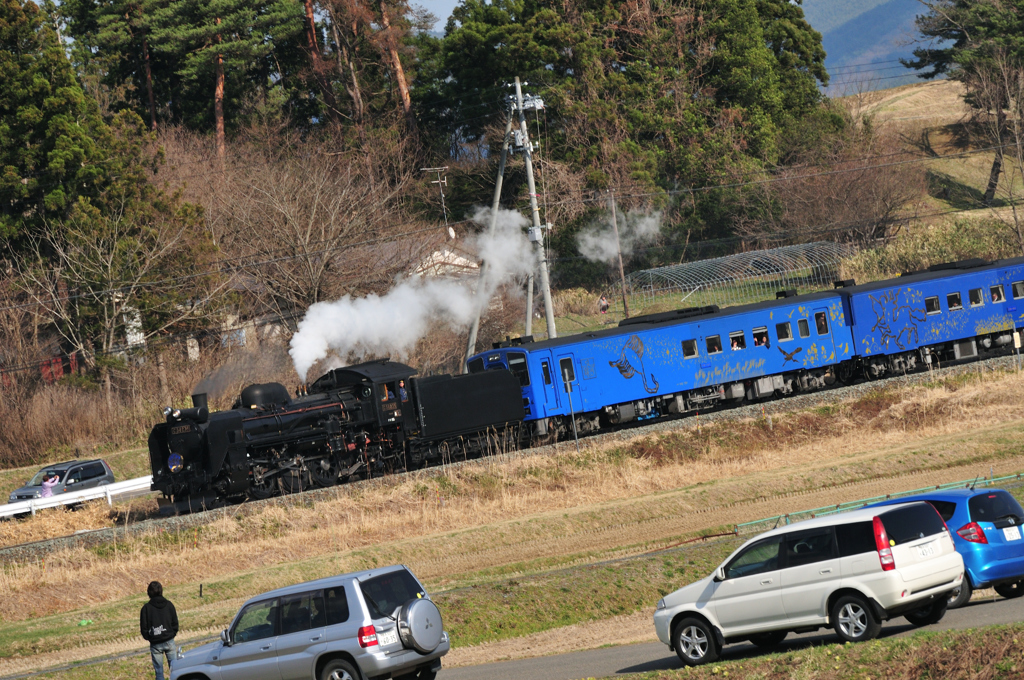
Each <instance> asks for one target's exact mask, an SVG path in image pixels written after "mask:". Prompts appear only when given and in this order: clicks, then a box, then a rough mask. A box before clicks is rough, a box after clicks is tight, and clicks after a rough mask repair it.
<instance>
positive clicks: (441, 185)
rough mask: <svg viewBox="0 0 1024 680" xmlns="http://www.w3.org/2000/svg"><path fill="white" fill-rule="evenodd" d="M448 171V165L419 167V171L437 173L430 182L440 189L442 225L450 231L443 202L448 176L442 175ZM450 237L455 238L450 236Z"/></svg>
mask: <svg viewBox="0 0 1024 680" xmlns="http://www.w3.org/2000/svg"><path fill="white" fill-rule="evenodd" d="M447 171H448V166H447V165H446V166H444V167H443V168H420V172H434V173H437V179H436V180H431V182H430V183H431V184H436V185H437V188H438V189H440V190H441V212H442V213H443V214H444V226H445V231H447V232H449V233H451V227H449V226H448V206H446V205H445V204H444V188H445V187H446V186H448V178H447V177H442V174H443V173H445V172H447ZM452 238H455V237H454V236H452Z"/></svg>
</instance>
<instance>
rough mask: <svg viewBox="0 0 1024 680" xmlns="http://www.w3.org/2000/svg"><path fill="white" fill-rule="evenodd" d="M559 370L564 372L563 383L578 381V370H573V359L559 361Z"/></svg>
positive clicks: (567, 358)
mask: <svg viewBox="0 0 1024 680" xmlns="http://www.w3.org/2000/svg"><path fill="white" fill-rule="evenodd" d="M558 368H559V369H561V371H562V381H563V382H570V383H571V382H574V381H575V380H576V369H575V368H573V365H572V359H570V358H569V357H566V358H565V359H559V361H558Z"/></svg>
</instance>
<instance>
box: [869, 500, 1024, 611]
mask: <svg viewBox="0 0 1024 680" xmlns="http://www.w3.org/2000/svg"><path fill="white" fill-rule="evenodd" d="M912 501H928V502H929V503H931V504H932V505H933V506H935V509H936V510H938V511H939V514H940V515H942V519H943V520H945V522H946V526H947V527H949V530H950V533H951V534H952V536H953V545H954V546H956V550H957V552H958V553H960V556H961V557H963V558H964V567H965V568H966V572H967V573H966V574H965V577H964V580H963V585H962V586H961V587H960V588H959V590H955V591H953V593H952V594H951V595H950V598H949V607H950V608H956V607H961V606H963V605H965V604H967V602H968V601H969V600H970V599H971V591H973V590H976V589H978V588H992V587H994V588H995V589H996V592H997V593H999V594H1000V595H1002V596H1003V597H1020V596H1021V595H1024V539H1022V537H1021V531H1022V529H1021V525H1022V524H1024V509H1021V506H1020V503H1018V502H1017V499H1016V498H1014V497H1013V496H1011V495H1010V494H1009V493H1008V492H1007V491H1005V490H1003V489H971V488H966V489H948V490H944V491H929V492H925V493H921V494H915V495H913V496H904V497H902V498H894V499H892V500H888V501H882V502H881V503H873V504H872V505H870V506H868V507H877V506H881V505H896V504H898V503H910V502H912Z"/></svg>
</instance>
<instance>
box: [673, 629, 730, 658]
mask: <svg viewBox="0 0 1024 680" xmlns="http://www.w3.org/2000/svg"><path fill="white" fill-rule="evenodd" d="M672 643H673V646H674V647H675V649H676V654H678V655H679V659H680V661H682V662H683V663H684V664H686V665H687V666H700V665H701V664H705V663H710V662H712V661H714V660H715V659H717V658H718V653H719V649H718V643H717V642H716V641H715V634H714V632H713V631H712V630H711V626H709V625H708V624H706V623H704V622H703V621H701V620H700V619H683V620H682V621H680V622H679V623H678V624H676V627H675V629H674V630H673V631H672Z"/></svg>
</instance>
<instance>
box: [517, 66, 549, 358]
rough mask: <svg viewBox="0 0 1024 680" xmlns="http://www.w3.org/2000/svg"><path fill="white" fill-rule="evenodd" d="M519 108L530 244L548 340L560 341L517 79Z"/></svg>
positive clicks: (533, 102) (529, 300)
mask: <svg viewBox="0 0 1024 680" xmlns="http://www.w3.org/2000/svg"><path fill="white" fill-rule="evenodd" d="M529 104H530V108H534V109H540V108H543V107H544V103H543V102H542V101H540V100H539V99H537V98H536V97H530V99H529ZM516 108H517V109H519V132H520V135H521V136H522V140H521V141H522V146H523V155H524V156H525V158H526V186H527V190H528V191H529V192H530V211H531V213H532V215H533V226H532V227H531V228H530V231H529V239H530V242H531V243H533V248H534V250H535V251H536V253H537V260H538V261H539V262H540V291H541V294H542V295H543V296H544V316H545V318H546V319H547V323H548V338H549V339H550V338H557V337H558V331H557V330H556V329H555V310H554V309H553V308H552V307H551V283H550V281H549V280H548V260H547V255H546V254H545V252H544V232H543V231H542V229H541V226H540V209H539V208H538V207H537V186H536V184H534V181H533V145H532V143H531V142H530V134H529V132H528V130H527V127H526V109H525V108H524V106H523V86H522V83H521V82H520V81H519V76H516ZM526 334H527V335H532V334H533V277H532V276H531V277H530V278H529V279H527V285H526Z"/></svg>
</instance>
